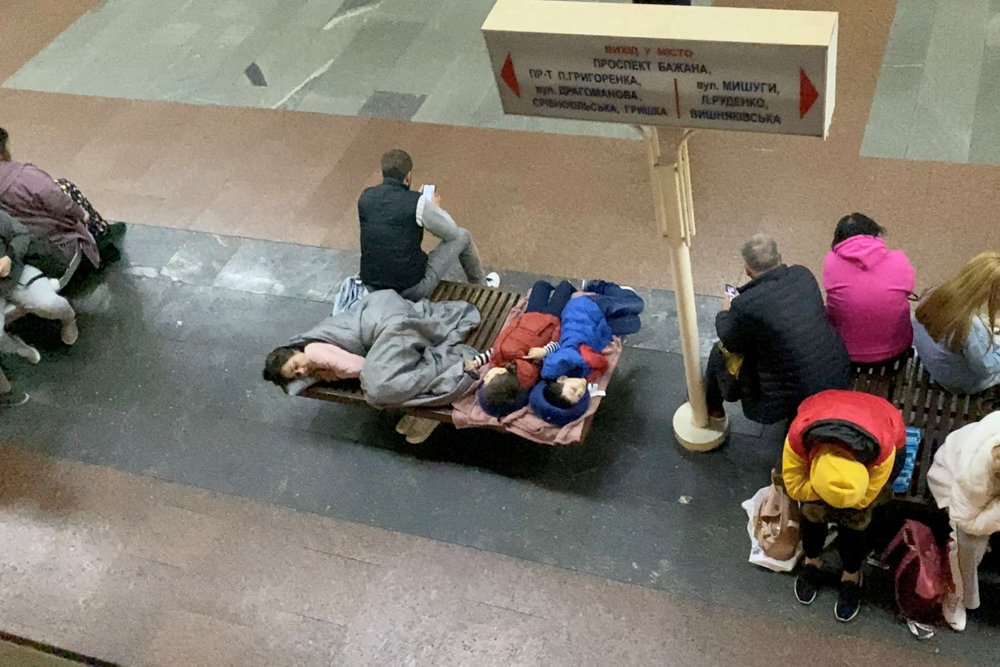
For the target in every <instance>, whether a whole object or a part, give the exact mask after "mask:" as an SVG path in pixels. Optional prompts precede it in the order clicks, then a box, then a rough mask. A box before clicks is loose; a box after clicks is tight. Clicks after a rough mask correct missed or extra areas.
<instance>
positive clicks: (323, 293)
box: [214, 240, 357, 301]
mask: <svg viewBox="0 0 1000 667" xmlns="http://www.w3.org/2000/svg"><path fill="white" fill-rule="evenodd" d="M356 272H357V264H356V262H355V261H354V258H353V257H351V256H350V255H349V254H348V255H346V256H345V254H344V253H338V252H336V251H334V250H328V249H326V248H316V247H310V246H298V245H293V244H275V243H269V242H266V241H253V240H246V241H244V242H243V243H242V244H241V245H240V247H239V249H238V250H237V251H236V253H234V254H233V256H232V258H231V259H230V260H229V262H228V263H227V264H226V265H225V267H224V268H223V269H222V270H221V271H220V272H219V275H218V277H217V278H216V280H215V282H214V285H215V286H216V287H225V288H227V289H234V290H240V291H244V292H253V293H255V294H270V295H274V296H286V297H295V298H299V299H308V300H311V301H326V300H328V299H329V298H330V296H331V293H332V292H333V291H334V289H335V288H336V287H337V286H339V283H340V281H341V280H343V279H344V278H345V277H347V276H349V275H353V274H354V273H356Z"/></svg>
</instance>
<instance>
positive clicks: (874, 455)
mask: <svg viewBox="0 0 1000 667" xmlns="http://www.w3.org/2000/svg"><path fill="white" fill-rule="evenodd" d="M859 432H860V434H861V436H862V437H858V434H859ZM865 435H867V436H870V437H863V436H865ZM812 438H817V439H818V438H833V439H836V440H838V441H840V442H842V443H843V444H845V445H847V446H849V447H851V449H852V450H853V451H854V456H855V459H856V460H857V461H858V462H860V463H863V464H865V465H866V466H868V467H872V466H875V465H879V464H880V463H882V462H884V461H885V460H886V459H888V458H889V454H890V453H891V452H893V451H895V450H897V449H902V448H903V447H904V445H905V444H906V427H905V425H904V424H903V416H902V415H901V414H900V413H899V410H897V409H896V407H895V406H894V405H893V404H892V403H890V402H889V401H887V400H885V399H884V398H881V397H879V396H874V395H872V394H866V393H864V392H860V391H847V390H845V389H828V390H826V391H821V392H819V393H818V394H813V395H812V396H810V397H809V398H807V399H806V400H804V401H802V403H801V404H800V405H799V411H798V414H796V415H795V419H793V420H792V423H791V424H790V425H789V427H788V444H789V446H790V447H791V449H792V451H793V452H795V453H796V454H797V455H798V456H800V457H802V458H803V459H809V458H810V456H809V449H811V446H810V445H811V442H810V441H811V439H812Z"/></svg>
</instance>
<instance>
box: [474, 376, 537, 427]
mask: <svg viewBox="0 0 1000 667" xmlns="http://www.w3.org/2000/svg"><path fill="white" fill-rule="evenodd" d="M476 398H477V399H479V405H480V406H481V407H482V408H483V411H484V412H486V413H487V414H490V415H493V416H494V417H497V418H498V419H499V418H500V417H506V416H507V415H509V414H510V413H512V412H515V411H517V410H520V409H521V408H523V407H524V406H525V405H527V403H528V394H527V392H526V391H524V390H523V389H521V383H520V382H518V380H517V373H516V372H515V369H514V367H513V366H510V367H504V366H497V367H495V368H491V369H490V370H488V371H486V375H484V376H483V386H482V387H480V388H479V391H478V392H476Z"/></svg>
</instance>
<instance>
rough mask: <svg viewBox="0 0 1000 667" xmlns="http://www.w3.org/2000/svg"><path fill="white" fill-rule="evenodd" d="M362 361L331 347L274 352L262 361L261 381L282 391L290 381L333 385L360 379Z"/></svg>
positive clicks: (312, 345) (294, 347) (286, 348)
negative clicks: (341, 381)
mask: <svg viewBox="0 0 1000 667" xmlns="http://www.w3.org/2000/svg"><path fill="white" fill-rule="evenodd" d="M364 361H365V358H364V357H362V356H360V355H357V354H351V353H350V352H348V351H347V350H345V349H343V348H340V347H337V346H336V345H334V344H333V343H308V344H307V345H285V346H283V347H278V348H275V349H274V350H272V351H271V352H270V354H268V355H267V359H266V360H265V361H264V379H265V380H267V381H268V382H273V383H274V384H276V385H278V386H279V387H281V388H282V389H284V390H286V391H287V390H288V383H289V382H291V381H292V380H296V379H298V380H313V381H316V382H336V381H337V380H350V379H353V378H358V377H361V368H362V364H364Z"/></svg>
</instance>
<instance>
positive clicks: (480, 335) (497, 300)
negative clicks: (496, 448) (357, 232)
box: [299, 281, 593, 442]
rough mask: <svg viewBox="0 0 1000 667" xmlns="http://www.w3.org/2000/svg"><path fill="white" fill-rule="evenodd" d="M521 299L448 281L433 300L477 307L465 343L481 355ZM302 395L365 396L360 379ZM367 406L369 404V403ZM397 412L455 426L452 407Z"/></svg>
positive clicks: (339, 399) (344, 399)
mask: <svg viewBox="0 0 1000 667" xmlns="http://www.w3.org/2000/svg"><path fill="white" fill-rule="evenodd" d="M519 299H521V295H520V294H518V293H516V292H507V291H503V290H499V289H492V288H489V287H482V286H479V285H469V284H466V283H454V282H448V281H441V282H440V283H438V286H437V287H436V288H435V289H434V292H433V293H432V294H431V296H430V300H431V301H467V302H468V303H471V304H472V305H473V306H475V307H476V309H477V310H478V311H479V314H480V316H481V317H482V322H481V323H480V325H479V326H478V327H477V328H475V329H473V330H472V331H471V332H470V333H469V335H468V336H466V338H465V343H466V344H467V345H470V346H471V347H474V348H475V349H477V350H479V351H481V352H482V351H485V350H488V349H490V347H492V346H493V341H495V340H496V337H497V334H499V333H500V329H501V328H502V327H503V323H504V321H505V320H506V319H507V315H508V313H510V309H511V308H513V307H514V305H515V304H516V303H517V302H518V300H519ZM299 396H305V397H308V398H316V399H319V400H321V401H331V402H334V403H365V397H364V393H363V392H362V391H361V386H360V384H359V383H358V381H357V380H346V381H341V382H327V383H321V384H314V385H312V386H311V387H309V388H307V389H305V390H303V391H302V392H301V393H300V394H299ZM365 404H366V405H367V403H365ZM398 410H400V411H402V412H405V413H407V414H411V415H414V416H416V417H422V418H424V419H434V420H436V421H440V422H445V423H448V424H450V423H452V415H451V406H442V407H434V408H430V407H428V408H421V407H413V408H398ZM592 421H593V415H590V416H589V417H587V418H586V421H585V422H584V425H583V434H582V435H581V437H580V441H581V442H582V441H583V440H585V439H586V437H587V433H588V432H589V431H590V425H591V422H592ZM489 428H492V429H494V430H498V431H504V430H505V429H504V428H503V426H501V425H500V424H499V423H497V424H496V425H491V426H489Z"/></svg>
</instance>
